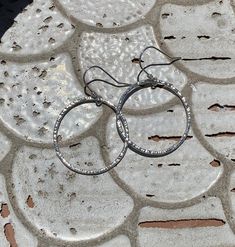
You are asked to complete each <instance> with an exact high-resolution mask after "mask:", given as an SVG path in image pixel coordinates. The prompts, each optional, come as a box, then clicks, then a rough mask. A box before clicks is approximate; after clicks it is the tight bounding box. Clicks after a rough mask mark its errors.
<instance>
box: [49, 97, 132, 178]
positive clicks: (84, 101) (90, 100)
mask: <svg viewBox="0 0 235 247" xmlns="http://www.w3.org/2000/svg"><path fill="white" fill-rule="evenodd" d="M88 103H95V104H96V105H97V106H100V105H102V104H104V105H106V106H108V107H109V108H111V109H112V110H113V111H114V112H115V113H116V107H115V106H114V105H113V104H112V103H110V102H108V101H106V100H103V99H102V98H100V99H99V101H98V102H97V99H94V98H91V97H86V98H81V99H78V100H75V101H74V102H72V103H70V104H69V105H67V106H66V107H65V108H64V109H63V110H62V111H61V113H60V114H59V116H58V118H57V120H56V123H55V125H54V130H53V143H54V148H55V151H56V155H57V156H58V158H59V159H60V160H61V162H62V163H63V164H64V165H65V166H66V167H67V168H68V169H70V170H72V171H73V172H76V173H78V174H82V175H99V174H102V173H105V172H107V171H109V170H110V169H112V168H114V167H115V166H116V165H118V163H119V162H120V161H121V160H122V159H123V157H124V156H125V154H126V151H127V149H128V144H127V141H124V145H123V148H122V151H121V152H120V153H119V155H118V157H117V158H116V159H115V160H114V161H113V162H112V163H111V164H110V165H108V166H106V167H105V168H101V169H97V170H85V169H78V168H77V167H75V166H74V165H72V164H70V163H69V162H68V161H67V160H66V159H65V158H64V156H63V154H62V153H61V151H60V147H59V143H58V132H59V128H60V125H61V123H62V120H63V119H64V117H65V116H66V115H67V114H68V113H69V112H70V111H71V110H72V109H73V108H75V107H77V106H79V105H83V104H88ZM118 124H119V129H120V131H121V132H123V134H124V135H125V136H126V137H127V138H128V132H129V131H128V126H127V122H126V120H125V118H124V117H123V118H122V119H121V120H119V121H118Z"/></svg>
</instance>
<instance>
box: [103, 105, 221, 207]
mask: <svg viewBox="0 0 235 247" xmlns="http://www.w3.org/2000/svg"><path fill="white" fill-rule="evenodd" d="M169 110H171V111H170V112H169V111H168V112H162V113H156V114H150V115H147V116H145V117H144V118H143V117H141V116H130V115H125V116H126V118H127V121H128V124H129V128H130V139H131V140H132V141H134V142H135V143H136V144H138V145H140V146H141V147H144V148H148V149H151V150H161V149H165V148H167V147H169V146H170V145H172V144H173V143H175V141H174V140H175V138H177V137H178V136H180V135H181V134H182V133H183V129H184V121H183V119H184V116H183V110H182V108H181V107H173V108H170V109H169ZM172 110H173V112H172ZM113 122H114V120H112V121H111V120H110V122H109V124H108V127H107V142H108V148H109V155H110V159H111V160H112V159H113V158H114V157H115V155H116V153H117V152H118V150H120V149H121V145H122V142H121V141H120V140H119V136H118V134H117V132H116V130H115V128H116V127H115V124H113ZM146 126H147V127H146ZM154 136H155V141H154ZM189 136H190V139H188V140H186V142H185V143H184V144H183V145H182V146H181V147H180V148H179V149H178V150H176V151H175V152H173V153H172V154H170V155H168V156H165V157H161V158H155V159H150V158H146V157H142V156H139V155H137V154H135V153H133V152H132V151H128V152H127V154H126V156H125V157H124V159H123V161H122V162H121V164H120V165H119V166H118V167H117V168H116V171H117V172H118V175H119V176H120V178H121V179H122V180H123V181H124V182H125V183H127V184H128V185H129V186H130V187H131V188H132V189H133V190H134V191H135V192H136V193H138V194H139V195H141V196H143V197H145V198H149V199H151V200H153V201H164V202H181V201H185V200H190V199H192V198H194V197H196V196H198V195H200V194H201V193H203V192H205V191H207V190H208V189H209V188H210V187H211V186H212V185H213V184H214V183H215V182H216V181H217V179H218V178H219V176H220V175H221V172H222V164H221V165H220V167H213V166H211V165H210V163H211V162H212V161H213V160H214V157H213V156H212V155H211V154H209V153H208V152H207V151H206V150H205V149H204V148H203V147H202V146H201V144H200V143H199V142H198V140H197V139H196V138H195V136H194V134H193V132H191V133H190V134H189ZM151 137H152V139H151ZM159 137H160V138H161V139H159ZM149 138H150V139H149ZM192 150H193V151H192ZM198 157H200V158H198ZM130 178H131V179H130Z"/></svg>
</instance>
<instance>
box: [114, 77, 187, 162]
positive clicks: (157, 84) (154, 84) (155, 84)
mask: <svg viewBox="0 0 235 247" xmlns="http://www.w3.org/2000/svg"><path fill="white" fill-rule="evenodd" d="M149 87H151V88H152V89H156V88H163V89H165V90H167V91H169V92H171V93H172V94H174V95H175V96H177V97H178V98H179V99H180V101H181V103H182V104H183V107H184V110H185V113H186V128H185V131H184V133H183V135H182V137H181V138H180V140H179V141H178V142H177V143H176V144H174V145H172V146H170V147H169V148H167V149H165V150H161V151H152V150H149V149H145V148H142V147H140V146H138V145H137V144H135V143H134V142H132V141H131V140H130V139H129V136H125V133H123V131H121V128H120V122H122V121H123V120H124V119H125V117H124V115H123V113H122V112H121V111H122V108H123V106H124V104H125V102H126V101H127V100H128V99H129V97H130V96H131V95H133V94H134V93H135V92H137V91H139V90H142V89H144V88H149ZM116 121H117V124H116V127H117V131H118V134H119V136H120V138H121V139H122V141H124V142H127V143H128V147H129V148H130V149H131V150H132V151H134V152H135V153H137V154H139V155H142V156H145V157H152V158H156V157H162V156H165V155H168V154H170V153H172V152H174V151H175V150H176V149H178V148H179V147H180V146H181V145H182V144H183V142H184V141H185V140H186V138H187V135H188V132H189V129H190V122H191V113H190V108H189V106H188V104H187V102H186V100H185V97H183V96H182V94H181V93H180V91H179V90H177V89H176V88H175V87H174V86H173V85H172V84H170V83H167V82H163V81H161V80H158V79H156V78H153V79H147V80H144V81H142V82H139V83H137V84H133V85H132V86H130V87H129V88H128V89H127V90H126V91H125V93H124V94H123V95H122V96H121V98H120V100H119V102H118V105H117V112H116Z"/></svg>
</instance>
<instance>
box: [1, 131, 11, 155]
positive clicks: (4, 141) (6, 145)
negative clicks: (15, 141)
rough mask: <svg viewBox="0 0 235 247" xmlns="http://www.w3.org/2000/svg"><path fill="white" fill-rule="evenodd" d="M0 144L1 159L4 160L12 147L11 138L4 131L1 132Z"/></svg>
mask: <svg viewBox="0 0 235 247" xmlns="http://www.w3.org/2000/svg"><path fill="white" fill-rule="evenodd" d="M0 146H1V150H0V160H2V159H3V158H4V157H5V155H6V154H7V153H8V152H9V150H10V147H11V142H10V140H9V139H8V138H7V137H6V136H5V135H3V134H2V133H0Z"/></svg>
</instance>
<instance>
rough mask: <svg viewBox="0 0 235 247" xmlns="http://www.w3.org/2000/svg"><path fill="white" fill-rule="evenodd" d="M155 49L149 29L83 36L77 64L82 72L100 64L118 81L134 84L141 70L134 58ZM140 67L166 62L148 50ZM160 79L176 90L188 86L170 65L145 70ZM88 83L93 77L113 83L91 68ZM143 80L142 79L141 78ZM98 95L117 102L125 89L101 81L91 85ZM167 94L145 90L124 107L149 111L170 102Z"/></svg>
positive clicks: (85, 34) (183, 77)
mask: <svg viewBox="0 0 235 247" xmlns="http://www.w3.org/2000/svg"><path fill="white" fill-rule="evenodd" d="M150 45H154V46H157V43H156V40H155V38H154V34H153V30H152V28H151V27H149V26H143V27H140V28H138V29H135V30H133V31H130V32H125V33H118V34H99V33H84V34H83V35H82V37H81V47H80V49H79V51H80V54H79V55H80V57H81V59H80V63H81V67H82V69H83V71H85V70H86V69H87V68H89V67H90V66H92V65H99V66H101V67H102V68H104V69H105V70H107V72H109V73H110V74H111V75H112V76H113V77H114V78H115V79H117V80H118V81H120V82H125V83H129V84H134V83H136V81H137V75H138V73H139V71H140V67H139V65H138V63H136V59H138V58H139V55H140V53H141V52H142V50H143V49H144V48H145V47H146V46H150ZM143 61H144V63H143V65H144V66H145V65H148V64H151V63H153V62H155V63H156V62H160V63H162V62H167V59H166V58H165V57H164V56H163V55H162V54H160V53H158V52H156V51H153V50H150V52H147V53H146V55H145V56H143ZM148 71H149V72H150V73H152V74H153V75H154V76H156V77H158V78H160V79H161V80H164V81H168V82H171V83H173V84H174V85H175V87H177V88H178V89H182V88H183V87H184V86H185V84H186V83H187V79H186V77H185V75H184V74H183V73H181V72H180V71H179V70H177V69H176V68H174V67H173V66H161V67H155V68H154V69H150V70H148ZM87 78H88V79H89V80H91V79H95V78H102V79H103V78H105V79H107V80H108V81H109V82H113V81H112V79H110V78H109V77H108V76H105V75H104V73H103V72H101V71H99V70H98V69H93V70H91V71H90V72H88V74H87ZM144 78H146V76H144V75H143V76H142V77H141V79H144ZM92 88H95V89H96V91H97V93H99V94H100V95H102V96H103V97H105V98H106V99H109V100H112V102H115V103H117V102H118V99H119V98H120V96H121V94H122V93H123V92H124V91H125V90H126V89H125V88H119V89H117V88H114V87H111V86H110V85H106V84H104V83H101V82H94V86H93V87H92ZM173 97H174V96H173V95H172V94H170V93H164V92H158V93H157V94H153V92H152V90H151V89H145V90H144V91H141V92H140V93H136V94H135V96H133V97H132V99H131V100H130V101H128V103H127V105H126V107H128V108H133V109H146V108H152V107H155V106H156V105H157V106H159V105H160V104H162V103H165V102H167V101H169V100H170V99H172V98H173Z"/></svg>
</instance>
